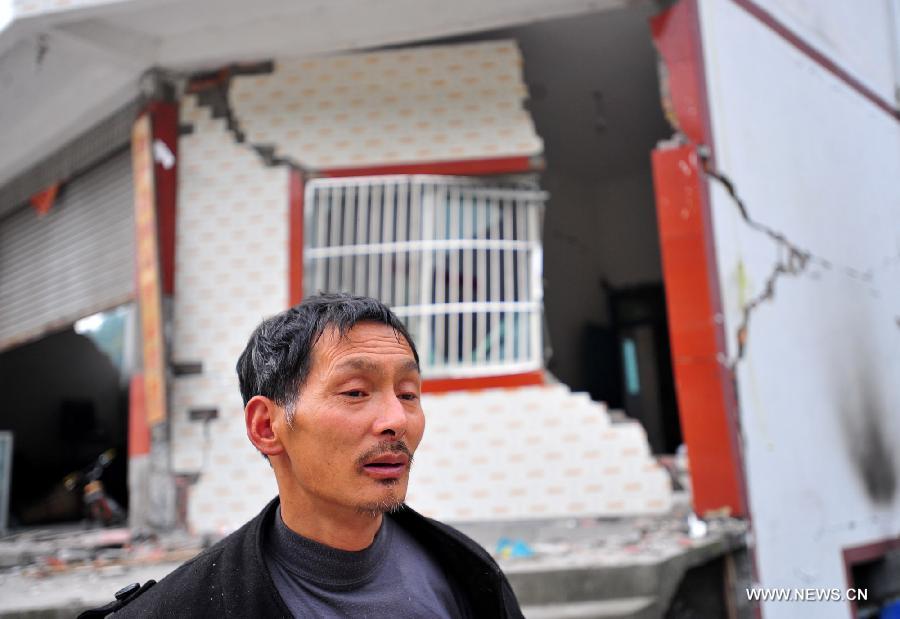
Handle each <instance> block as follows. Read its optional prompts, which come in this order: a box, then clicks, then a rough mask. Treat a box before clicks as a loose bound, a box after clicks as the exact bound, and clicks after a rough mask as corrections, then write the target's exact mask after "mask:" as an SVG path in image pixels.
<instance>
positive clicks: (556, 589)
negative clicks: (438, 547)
mask: <svg viewBox="0 0 900 619" xmlns="http://www.w3.org/2000/svg"><path fill="white" fill-rule="evenodd" d="M458 526H459V528H460V529H461V530H463V531H464V532H466V533H467V534H468V535H470V536H471V537H473V538H474V539H475V540H476V541H478V542H479V543H480V544H481V545H482V546H484V547H485V548H486V549H487V550H488V551H489V552H491V553H492V554H493V555H494V556H495V557H496V558H497V559H498V561H499V562H500V565H501V567H502V568H503V570H504V571H505V572H506V574H507V576H508V577H509V579H510V582H511V583H512V585H513V588H514V589H515V590H516V594H517V596H518V597H519V600H520V603H521V604H522V606H523V609H524V610H525V614H526V616H527V617H534V618H536V619H550V618H563V617H566V618H573V617H578V618H588V617H597V618H605V619H614V618H616V619H625V618H632V619H634V618H650V617H662V616H663V615H664V614H665V612H666V611H667V609H668V608H669V607H670V605H671V603H672V600H673V598H674V597H676V591H677V590H678V587H679V584H680V583H682V582H683V581H684V580H685V575H686V574H687V573H688V572H690V571H691V570H693V569H695V568H698V567H699V566H703V565H707V564H710V562H712V561H714V560H719V559H721V558H722V557H725V556H728V555H729V553H733V552H735V551H738V550H739V549H740V548H741V547H742V546H743V543H744V534H745V526H744V524H743V523H742V522H739V521H736V520H731V519H727V518H726V519H720V520H716V521H713V522H709V523H703V522H694V526H693V530H692V531H690V530H689V523H688V520H687V507H686V503H685V501H684V500H682V501H681V502H680V503H679V506H678V507H676V509H675V510H674V511H673V512H672V513H671V514H668V515H666V516H663V517H653V518H649V517H640V518H638V517H635V518H621V519H614V520H603V519H596V518H581V519H565V520H558V519H557V520H545V521H520V522H503V523H466V524H461V525H458ZM208 543H209V541H208V540H204V539H201V538H196V537H189V536H186V535H184V534H170V535H166V536H163V537H156V538H148V539H136V538H134V537H133V536H132V535H131V534H130V532H129V531H128V530H127V529H98V530H90V529H84V528H80V527H79V526H77V525H76V526H69V527H56V528H45V529H32V530H26V531H22V532H20V533H17V534H14V535H11V536H7V537H5V538H0V619H9V618H17V619H25V618H28V619H45V618H46V619H50V618H53V619H56V618H57V617H72V616H74V615H75V614H77V613H78V612H80V611H81V610H83V609H85V608H90V607H94V606H100V605H102V604H105V603H106V602H109V601H111V600H112V599H113V594H114V593H115V592H116V591H117V590H118V589H120V588H122V587H124V586H125V585H128V584H130V583H132V582H144V581H146V580H148V579H151V578H153V579H155V580H159V579H161V578H162V577H163V576H165V575H166V574H168V573H169V572H170V571H172V570H173V569H175V568H176V567H177V566H178V565H179V564H180V563H182V562H183V561H185V560H187V559H188V558H190V557H192V556H193V555H194V554H196V553H197V552H199V551H200V550H201V549H202V548H203V547H204V545H205V544H208ZM704 578H707V577H705V576H704ZM712 589H715V590H721V586H720V585H718V584H714V586H713V587H712ZM679 595H680V594H679Z"/></svg>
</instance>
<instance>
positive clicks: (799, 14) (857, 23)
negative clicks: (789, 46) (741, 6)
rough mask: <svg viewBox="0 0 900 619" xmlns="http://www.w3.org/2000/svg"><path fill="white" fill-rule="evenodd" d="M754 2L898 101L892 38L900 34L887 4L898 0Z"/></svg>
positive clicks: (886, 97) (888, 98) (887, 97)
mask: <svg viewBox="0 0 900 619" xmlns="http://www.w3.org/2000/svg"><path fill="white" fill-rule="evenodd" d="M754 2H755V3H756V4H757V5H759V6H760V7H762V8H763V9H765V10H766V11H768V12H769V13H770V14H771V15H772V16H773V17H775V18H776V19H777V20H778V21H780V22H781V23H783V24H784V25H785V26H787V27H788V28H790V29H791V31H793V32H794V33H795V34H796V35H797V36H798V37H800V38H801V39H802V40H803V41H804V42H806V43H808V44H810V45H812V46H813V47H814V48H815V49H817V50H818V51H819V52H821V53H823V54H824V55H825V56H827V57H828V58H829V59H831V60H832V61H833V62H835V63H836V64H837V65H838V66H840V67H841V68H843V69H844V70H845V71H847V72H849V73H850V74H851V75H853V76H854V77H855V78H856V79H858V80H859V81H860V82H862V83H863V84H865V85H866V86H868V87H869V88H871V89H872V90H873V91H874V92H876V93H877V94H878V95H879V96H880V97H881V98H882V99H884V100H885V101H887V102H888V103H892V104H894V105H898V102H897V99H896V98H895V97H896V95H895V92H896V91H895V88H896V87H897V86H898V85H900V84H898V83H897V82H896V77H897V76H896V74H895V72H894V69H895V67H894V63H895V62H896V58H895V56H894V54H895V49H894V41H892V39H893V38H895V37H897V36H898V34H900V33H897V32H896V31H895V28H896V24H895V23H892V21H893V20H892V10H891V8H892V7H891V6H890V5H891V3H893V4H894V5H897V2H896V0H856V1H854V2H844V1H842V0H825V1H821V0H819V1H813V0H754ZM893 10H894V11H897V10H900V7H898V6H894V7H893Z"/></svg>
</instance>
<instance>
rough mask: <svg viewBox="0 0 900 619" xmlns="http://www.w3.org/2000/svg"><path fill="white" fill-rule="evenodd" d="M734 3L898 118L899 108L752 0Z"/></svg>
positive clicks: (738, 0)
mask: <svg viewBox="0 0 900 619" xmlns="http://www.w3.org/2000/svg"><path fill="white" fill-rule="evenodd" d="M733 1H734V3H735V4H737V5H738V6H739V7H741V8H742V9H744V10H745V11H747V12H748V13H750V14H751V15H752V16H753V17H755V18H756V19H758V20H759V21H761V22H762V23H763V24H765V25H766V26H768V27H769V28H770V29H771V30H772V31H773V32H775V34H777V35H778V36H780V37H781V38H782V39H784V40H785V41H787V42H788V43H790V44H791V45H793V46H794V47H795V48H796V49H797V50H799V51H800V52H801V53H802V54H804V55H805V56H806V57H807V58H809V59H810V60H812V61H813V62H815V63H816V64H817V65H819V66H820V67H822V68H823V69H825V70H826V71H828V72H829V73H831V74H832V75H834V76H835V77H836V78H838V79H839V80H841V81H842V82H844V83H845V84H846V85H847V86H849V87H850V88H852V89H853V90H855V91H856V92H857V93H859V94H860V95H862V96H863V97H865V98H866V99H868V100H869V101H871V102H872V103H874V104H875V105H876V106H878V107H879V108H881V109H882V110H883V111H885V112H887V113H888V114H889V115H891V116H893V117H894V119H895V120H900V110H898V109H897V107H896V105H892V104H891V103H890V102H889V101H887V100H885V99H884V98H882V97H881V96H880V95H879V94H877V93H876V92H875V91H874V90H872V89H871V88H869V87H868V86H866V85H865V84H863V83H862V82H861V81H859V80H858V79H856V78H855V77H854V76H853V75H851V74H850V72H849V71H847V70H845V69H843V68H841V67H840V66H839V65H838V64H837V63H836V62H834V61H833V60H831V59H830V58H829V57H828V56H826V55H825V54H823V53H822V52H820V51H819V50H817V49H816V48H815V47H813V46H812V45H810V44H809V43H807V42H806V41H804V40H803V39H802V38H800V36H799V35H798V34H797V33H795V32H794V31H793V30H791V29H790V28H788V27H787V26H786V25H785V24H783V23H782V22H780V21H778V19H776V18H775V16H774V15H772V14H771V13H769V12H768V11H767V10H765V9H764V8H762V7H761V6H759V5H758V4H757V3H755V2H752V0H733Z"/></svg>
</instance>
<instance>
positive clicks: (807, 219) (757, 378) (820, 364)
mask: <svg viewBox="0 0 900 619" xmlns="http://www.w3.org/2000/svg"><path fill="white" fill-rule="evenodd" d="M766 4H773V3H766ZM780 4H781V5H785V6H787V5H789V4H791V3H787V2H784V3H780ZM831 4H835V3H831ZM876 4H877V3H876ZM700 5H701V24H702V36H703V47H704V53H705V62H706V71H707V84H708V95H709V101H710V106H711V114H712V132H713V140H714V152H715V155H716V160H717V161H716V163H717V166H718V168H719V169H720V170H721V171H722V172H723V173H725V174H726V175H727V176H728V177H729V178H731V180H732V181H733V182H734V184H735V186H736V188H737V191H738V192H739V194H740V195H741V196H742V197H743V199H744V201H745V203H746V206H747V209H748V211H749V213H750V216H751V217H752V218H754V219H755V220H756V221H758V222H762V223H764V224H766V225H767V226H769V227H771V228H772V229H774V230H776V231H779V232H781V233H783V234H784V236H785V237H786V238H787V239H788V240H789V242H791V243H792V244H794V245H796V246H798V247H799V248H801V249H804V250H807V251H809V252H811V253H812V254H813V255H814V256H816V257H818V258H821V260H815V259H814V260H812V261H811V262H810V264H809V265H808V267H807V268H806V269H805V271H804V272H802V273H801V274H799V275H797V276H790V275H783V276H781V277H780V278H779V279H778V280H777V283H776V287H775V293H774V297H773V298H772V299H771V300H769V301H764V302H762V303H761V304H760V305H759V306H758V308H757V309H756V310H755V311H753V312H752V316H751V320H750V323H749V332H748V336H747V347H746V353H745V356H744V358H743V359H742V360H740V361H738V363H737V370H736V375H737V388H738V397H739V404H740V421H741V429H742V432H743V439H744V462H745V469H746V472H747V477H748V490H749V503H750V510H751V516H752V524H753V530H754V535H755V542H756V556H757V561H758V564H757V567H758V570H759V577H760V581H761V583H760V584H761V585H762V586H767V587H828V588H831V587H844V586H846V585H847V583H846V582H845V575H844V566H843V559H842V555H841V551H842V549H843V548H845V547H847V546H855V545H861V544H866V543H871V542H874V541H878V540H881V539H884V538H893V537H897V536H898V535H900V496H898V495H900V482H898V478H900V457H898V456H896V453H897V449H896V446H897V444H898V443H900V416H898V415H897V410H896V409H897V405H898V403H900V381H898V380H897V376H898V375H900V286H898V283H900V282H898V280H900V183H898V180H897V179H898V178H900V124H898V122H897V120H896V119H894V118H892V117H891V116H890V115H888V114H887V113H885V112H884V111H883V110H881V109H879V108H878V107H876V106H875V105H873V104H872V103H871V102H870V101H868V100H867V99H865V98H863V97H862V96H860V95H859V94H858V93H857V92H856V91H854V90H852V89H851V88H849V87H848V86H847V85H846V84H845V83H843V82H842V81H840V80H839V79H837V78H836V77H835V76H833V75H832V74H831V73H829V72H827V71H826V70H824V69H823V68H822V67H820V66H819V65H817V64H815V63H814V62H813V61H812V60H810V59H809V58H808V57H807V56H805V55H803V54H801V53H800V52H799V51H797V50H796V48H794V47H793V46H791V45H790V44H789V43H788V42H787V41H785V40H784V39H782V38H781V37H779V36H778V35H777V34H776V33H774V32H773V31H772V30H771V29H769V28H768V27H767V26H766V25H764V24H763V23H761V22H760V21H758V20H757V19H756V18H754V17H753V16H751V15H749V14H748V13H747V12H745V11H744V10H743V9H741V8H740V7H738V6H737V5H736V4H735V3H733V2H719V1H718V0H714V1H708V2H701V3H700ZM820 6H821V5H820V3H816V4H815V10H816V11H818V10H819V8H820ZM811 10H812V9H811ZM833 10H836V9H835V7H834V6H829V7H828V8H826V7H822V13H823V14H824V15H825V16H826V17H827V16H830V15H831V13H832V12H833ZM846 10H847V11H850V12H853V13H854V14H855V18H854V19H853V20H851V21H849V22H848V23H847V26H846V30H841V31H840V32H841V34H840V36H838V35H837V34H835V36H834V37H832V41H833V42H835V45H836V46H837V48H836V49H842V48H841V47H840V45H839V44H838V43H839V42H840V41H846V40H849V39H848V37H849V38H852V40H854V41H857V42H859V41H866V39H867V37H868V36H869V33H871V36H872V37H875V38H878V37H880V36H881V34H880V33H881V30H882V29H883V28H884V23H882V22H881V21H880V19H881V14H880V12H879V11H876V10H872V11H870V12H868V13H866V12H865V11H863V10H861V9H860V7H857V6H856V5H854V6H853V7H852V9H851V8H850V7H846ZM864 18H867V19H866V20H865V23H863V20H864ZM829 20H830V17H829ZM829 23H830V26H829V28H832V29H835V28H838V24H837V22H833V21H829ZM808 25H809V24H807V26H808ZM804 32H805V28H801V31H800V34H801V36H802V35H803V34H804ZM834 32H835V33H836V32H837V31H836V30H835V31H834ZM866 45H868V43H866ZM879 53H880V52H879ZM873 58H874V55H873ZM879 58H880V56H879ZM887 60H889V58H888V59H887ZM841 61H842V62H843V61H846V63H847V64H848V66H852V67H855V66H863V65H864V69H863V70H864V71H865V73H866V74H865V75H862V76H861V79H863V78H864V79H865V80H867V81H870V82H871V83H872V84H873V85H874V86H878V87H879V89H880V90H881V89H882V86H884V85H885V80H884V79H883V78H884V75H881V77H879V75H876V73H878V72H877V71H875V72H870V69H872V68H873V67H875V66H876V65H879V64H880V63H881V60H878V61H877V62H876V61H874V60H871V59H870V60H865V61H861V60H860V59H859V58H853V57H848V58H842V59H841ZM859 63H862V65H860V64H859ZM711 183H712V184H711V187H712V195H711V198H712V207H711V208H712V213H713V220H714V236H715V243H716V256H717V259H718V267H719V278H720V285H721V291H722V296H723V305H724V307H725V326H726V329H727V333H728V334H729V336H730V340H729V354H730V355H731V357H732V358H734V357H735V355H736V354H737V340H736V334H737V331H738V329H739V326H740V324H741V321H742V317H743V315H742V309H743V306H744V304H746V303H747V302H748V301H750V300H751V299H753V298H754V297H756V296H757V295H759V294H760V293H761V292H762V290H763V288H764V285H765V282H766V280H767V278H768V277H769V276H770V274H771V273H772V270H773V267H774V266H775V264H776V262H777V261H778V260H779V259H783V258H784V252H781V253H780V251H779V247H778V245H777V244H776V242H775V241H774V240H772V239H771V238H769V237H768V236H766V235H765V234H763V233H760V232H757V231H754V230H753V229H751V228H750V227H749V226H748V225H747V224H746V223H745V222H744V221H743V220H742V219H741V217H740V215H739V212H738V209H737V208H736V206H735V204H734V202H733V201H732V200H731V198H730V197H729V196H728V195H727V194H726V193H725V192H724V190H723V189H722V187H721V186H720V185H719V184H717V183H715V182H713V181H711ZM823 260H827V261H828V262H829V263H830V264H831V266H830V267H829V266H827V265H825V264H824V262H823ZM848 612H849V609H848V606H847V604H845V603H833V602H830V603H821V604H797V603H769V604H767V605H765V606H764V615H765V617H767V618H768V619H772V618H781V617H791V618H794V617H816V618H827V617H842V618H843V617H846V616H847V614H848Z"/></svg>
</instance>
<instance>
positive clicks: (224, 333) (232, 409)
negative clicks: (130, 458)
mask: <svg viewBox="0 0 900 619" xmlns="http://www.w3.org/2000/svg"><path fill="white" fill-rule="evenodd" d="M180 116H181V118H180V121H181V122H182V123H184V124H190V125H192V126H193V129H194V130H193V133H191V134H188V135H184V136H182V137H181V138H180V140H179V145H178V154H179V157H180V161H179V170H178V174H179V184H178V219H177V229H176V233H175V243H176V246H175V266H176V270H175V289H176V294H175V298H174V307H173V315H174V321H173V337H172V342H173V352H172V356H173V359H175V360H176V361H180V362H197V361H199V362H200V363H202V366H203V373H202V374H199V375H191V376H182V377H177V378H175V379H174V380H173V385H172V406H171V419H172V424H173V427H172V462H173V467H174V470H175V471H176V472H178V473H199V478H198V481H197V483H196V484H195V485H193V486H192V487H191V490H190V494H189V504H188V520H189V524H190V526H191V527H192V529H194V530H195V531H197V532H220V533H223V532H227V531H231V530H233V529H236V528H237V527H239V526H240V525H241V524H243V523H244V522H246V521H247V520H248V519H249V518H251V517H252V516H254V515H255V514H256V513H257V512H258V511H259V510H260V509H261V508H262V506H263V505H265V503H266V502H267V501H268V500H269V499H271V498H272V497H273V496H274V495H275V494H276V493H277V489H276V487H275V482H274V478H273V476H272V472H271V469H270V468H269V465H268V464H267V463H266V462H265V460H263V458H262V456H260V455H259V454H258V453H257V452H256V450H255V449H254V448H253V446H252V445H251V444H250V442H249V441H248V440H247V436H246V431H245V429H244V417H243V406H242V402H241V396H240V393H239V391H238V385H237V376H236V375H235V371H234V365H235V362H236V361H237V358H238V355H239V354H240V353H241V351H242V350H243V348H244V345H245V344H246V342H247V338H248V337H249V336H250V333H251V331H252V330H253V328H254V327H255V326H256V325H257V324H258V323H259V321H260V320H261V319H262V318H264V317H266V316H270V315H272V314H275V313H277V312H279V311H281V310H282V309H284V308H285V307H287V297H288V290H287V285H288V277H287V269H288V264H287V262H288V255H287V249H288V237H287V234H288V231H287V226H286V222H287V220H288V192H287V187H288V176H287V175H288V172H287V170H286V169H285V168H270V167H267V166H265V165H264V163H263V162H262V161H261V160H260V158H259V156H258V155H257V154H256V153H255V152H253V151H252V150H251V149H250V148H249V147H248V146H246V145H244V144H237V143H235V141H234V139H233V136H232V135H231V134H230V133H229V132H228V131H227V129H226V127H225V125H224V121H222V120H218V119H213V118H211V117H210V113H209V110H208V108H205V107H202V106H198V105H197V104H196V101H195V100H194V98H193V97H191V96H188V97H185V99H184V100H183V101H182V104H181V111H180ZM211 408H214V409H216V410H217V411H218V417H217V418H216V419H213V420H211V421H209V422H203V421H191V420H190V418H189V411H190V410H192V409H211Z"/></svg>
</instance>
